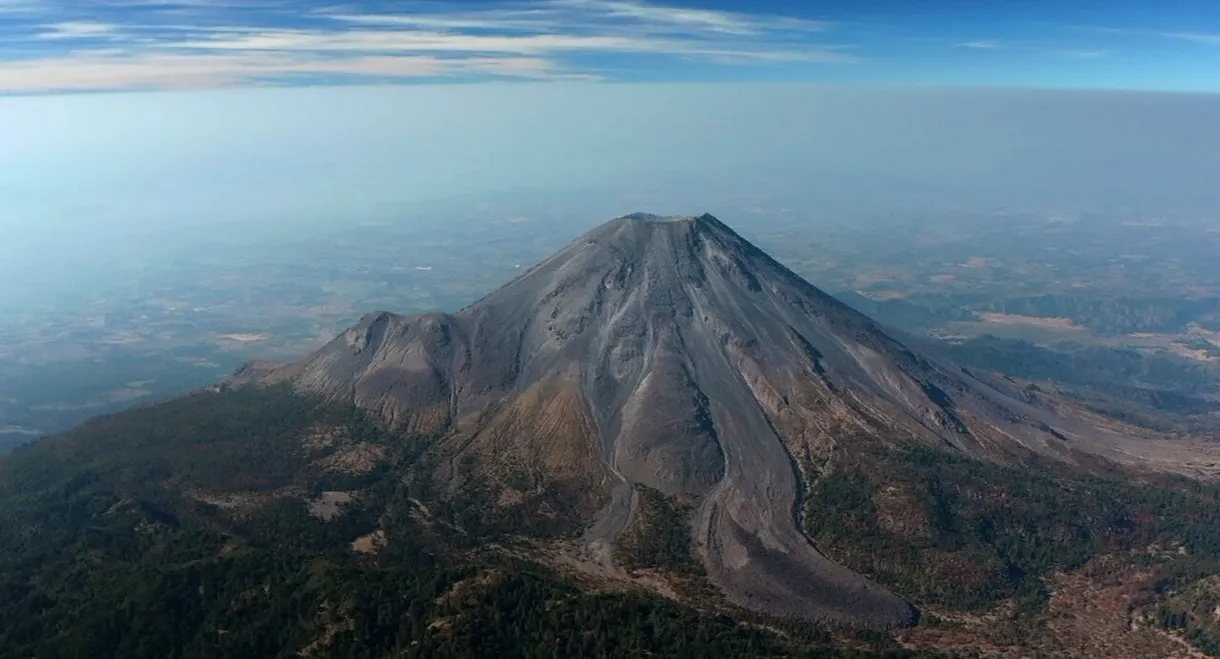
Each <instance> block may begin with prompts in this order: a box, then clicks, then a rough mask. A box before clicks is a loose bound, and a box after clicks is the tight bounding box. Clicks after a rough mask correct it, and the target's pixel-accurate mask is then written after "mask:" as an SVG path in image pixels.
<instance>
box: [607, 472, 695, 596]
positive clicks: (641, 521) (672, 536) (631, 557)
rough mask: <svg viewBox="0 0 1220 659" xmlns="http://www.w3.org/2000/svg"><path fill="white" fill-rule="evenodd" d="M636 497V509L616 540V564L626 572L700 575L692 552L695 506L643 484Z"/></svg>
mask: <svg viewBox="0 0 1220 659" xmlns="http://www.w3.org/2000/svg"><path fill="white" fill-rule="evenodd" d="M636 496H638V497H639V502H640V503H639V509H638V510H637V511H636V519H635V520H633V521H632V524H631V527H629V528H628V530H627V531H626V532H625V533H624V535H623V537H622V538H621V539H620V541H619V546H618V556H617V558H618V561H619V562H620V563H621V564H622V565H623V566H624V567H627V568H629V569H634V568H654V569H658V570H664V571H666V572H672V573H676V574H693V575H702V574H703V573H704V570H703V564H702V563H701V562H700V561H699V559H698V558H697V557H696V556H695V555H694V553H693V551H692V549H691V517H692V515H693V514H694V507H693V506H692V505H691V504H690V503H687V502H684V501H682V500H681V499H680V498H679V497H671V496H666V495H665V494H664V493H663V492H661V491H659V490H654V489H652V488H651V487H646V486H643V485H639V486H636Z"/></svg>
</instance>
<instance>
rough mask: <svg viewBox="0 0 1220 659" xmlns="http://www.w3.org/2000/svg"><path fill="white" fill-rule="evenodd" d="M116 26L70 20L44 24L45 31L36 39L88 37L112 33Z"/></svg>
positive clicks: (36, 36)
mask: <svg viewBox="0 0 1220 659" xmlns="http://www.w3.org/2000/svg"><path fill="white" fill-rule="evenodd" d="M115 31H116V26H114V25H111V24H108V23H91V22H88V21H68V22H64V23H53V24H51V25H45V26H43V31H42V32H39V33H38V34H37V35H35V37H34V38H36V39H87V38H90V37H101V36H106V35H108V34H112V33H114V32H115Z"/></svg>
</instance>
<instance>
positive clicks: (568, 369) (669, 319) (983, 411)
mask: <svg viewBox="0 0 1220 659" xmlns="http://www.w3.org/2000/svg"><path fill="white" fill-rule="evenodd" d="M250 382H254V383H260V384H274V383H283V382H288V383H291V385H292V386H293V387H295V388H296V389H297V390H298V391H301V392H306V393H309V394H320V395H322V396H325V397H328V398H333V399H341V400H346V401H352V402H354V403H355V404H357V405H358V406H360V407H362V408H364V409H366V410H370V411H372V412H374V413H376V414H377V415H378V416H380V417H381V418H382V419H383V420H384V421H385V422H386V423H387V424H389V425H390V426H392V427H393V428H395V429H397V430H399V431H400V432H402V433H403V434H404V436H409V437H418V438H426V439H427V440H428V441H430V442H431V444H429V446H430V448H429V456H430V459H429V460H428V461H427V462H426V463H427V465H428V467H427V470H426V471H427V474H426V476H427V478H428V479H429V481H430V482H432V483H435V484H437V487H438V488H439V489H438V492H440V495H441V496H448V497H456V496H460V495H461V494H462V493H463V492H469V491H473V490H476V489H477V490H478V491H479V492H481V493H482V494H483V495H484V498H483V499H481V500H482V501H485V505H486V506H487V507H488V508H489V510H488V513H487V514H489V515H498V514H501V513H502V511H505V510H518V511H524V513H525V514H526V515H527V516H535V517H537V516H542V517H552V518H554V517H563V518H567V519H571V520H574V522H573V523H574V524H575V525H576V526H577V528H578V529H579V533H580V541H579V544H580V546H581V547H582V551H583V556H585V557H586V559H587V560H588V561H589V562H591V563H593V564H596V565H599V566H600V567H601V568H602V569H604V570H607V571H614V570H616V569H618V568H617V566H616V559H615V551H614V549H615V546H616V543H618V542H619V539H620V538H621V537H622V535H623V533H624V531H625V529H627V528H628V527H629V526H630V525H631V524H632V523H633V518H634V517H635V516H636V511H637V510H638V508H639V501H638V499H639V491H640V489H639V488H641V487H644V488H651V489H652V490H657V491H659V492H661V493H663V494H665V495H667V496H670V497H677V498H680V499H682V500H684V501H689V502H691V506H692V508H693V511H694V512H693V513H692V515H691V518H690V520H689V533H690V537H691V546H692V548H693V551H694V552H695V554H696V555H697V558H698V559H699V561H700V562H701V563H702V565H703V568H704V569H705V570H706V573H707V576H708V578H709V580H710V581H711V583H713V584H715V585H716V586H718V587H719V588H720V589H721V590H722V591H723V592H724V594H725V595H726V596H727V597H728V598H729V599H730V600H731V601H732V602H734V603H736V604H738V605H741V606H745V607H749V608H752V609H755V610H758V611H762V612H766V613H771V614H780V615H796V616H804V617H808V618H816V619H822V620H834V621H842V622H849V623H852V624H860V625H866V626H874V627H892V626H901V625H905V624H909V623H911V622H912V621H913V620H914V618H915V616H916V615H917V614H916V611H915V609H914V608H913V607H912V606H910V605H909V604H908V603H907V602H906V601H905V600H904V599H903V598H902V597H900V596H898V595H896V594H895V593H893V592H891V591H890V590H887V589H886V588H883V587H881V586H880V585H878V584H876V583H874V582H873V581H871V580H870V579H869V578H867V577H865V576H862V575H861V574H858V573H856V572H854V571H852V570H849V569H848V568H846V567H844V566H842V565H840V564H838V563H836V562H834V561H832V560H830V559H828V558H827V557H826V556H825V555H824V554H823V553H822V552H821V551H819V549H818V547H817V546H816V545H815V544H814V542H812V541H811V539H810V538H809V537H807V536H806V534H805V533H804V532H803V531H802V528H801V523H800V518H801V515H802V514H803V512H802V510H803V509H802V502H801V499H802V492H804V486H803V484H804V483H808V482H810V481H812V480H814V479H816V478H817V477H818V472H819V468H820V465H822V464H825V463H827V462H828V461H830V460H831V459H832V458H833V459H836V460H839V461H842V460H843V459H846V460H848V461H850V459H851V456H852V455H853V452H854V451H856V450H857V449H858V447H859V446H861V445H864V444H869V445H874V446H903V445H925V446H929V447H933V448H938V449H947V450H951V451H954V452H959V453H962V454H965V455H968V456H971V457H973V458H979V459H984V460H988V461H992V462H999V463H1004V464H1018V463H1022V462H1023V461H1026V460H1029V459H1031V458H1033V457H1038V458H1043V457H1051V458H1054V459H1056V460H1059V461H1062V462H1065V463H1071V464H1076V465H1080V466H1083V467H1086V468H1090V465H1095V464H1101V463H1108V462H1124V463H1133V462H1142V461H1147V460H1148V459H1149V458H1147V457H1146V454H1148V449H1147V448H1146V446H1145V444H1144V443H1141V442H1142V440H1141V439H1140V438H1139V437H1132V436H1130V435H1128V434H1124V433H1123V432H1120V431H1119V430H1116V429H1115V428H1114V427H1111V426H1107V425H1106V424H1104V423H1099V422H1098V421H1097V420H1096V419H1091V418H1085V417H1079V416H1073V415H1071V414H1065V413H1063V412H1062V411H1056V409H1055V408H1054V406H1049V405H1046V404H1045V403H1044V401H1041V400H1039V398H1038V396H1037V394H1036V392H1031V391H1030V390H1028V389H1026V388H1021V387H1018V386H1017V385H1016V384H1015V383H1012V382H1009V381H1006V380H1003V379H1000V378H993V377H991V376H984V375H976V374H973V373H971V372H968V371H966V370H964V369H960V368H957V367H954V366H952V365H948V364H945V363H942V362H940V361H938V360H936V359H935V358H932V357H929V356H925V355H921V354H918V353H916V352H914V351H912V350H910V349H908V348H907V347H905V346H904V345H903V344H901V343H900V342H898V341H896V340H895V339H894V338H892V336H891V335H890V334H888V333H887V332H886V331H885V330H883V329H882V328H881V327H880V326H878V325H877V324H876V323H874V322H873V321H871V320H870V319H868V318H867V317H865V316H863V315H861V314H860V313H857V312H856V311H854V310H853V309H851V308H850V307H848V306H846V305H845V304H843V303H841V302H839V301H838V300H836V299H835V298H833V297H831V296H830V295H828V294H826V293H824V292H822V291H821V290H819V289H818V288H816V287H814V286H813V285H811V284H809V283H808V282H806V281H804V280H803V279H801V278H800V277H799V276H797V275H796V274H794V273H793V272H792V271H790V270H789V269H787V268H786V267H784V266H783V265H781V264H780V263H778V262H777V261H776V260H774V259H773V258H771V257H770V256H768V255H767V254H765V253H764V252H763V251H762V250H760V249H758V248H757V247H755V246H754V245H752V244H751V243H750V242H748V241H747V240H745V239H743V238H742V237H741V236H739V235H738V234H737V233H735V232H734V231H733V230H732V229H730V228H729V227H728V226H726V225H725V224H724V223H722V222H720V221H719V220H717V219H716V218H714V217H712V216H711V215H702V216H698V217H695V216H688V217H687V216H684V217H658V216H654V215H648V214H633V215H628V216H625V217H621V218H618V219H615V220H612V221H610V222H608V223H606V224H603V225H601V226H599V227H597V228H595V229H593V230H592V231H590V232H588V233H586V234H585V235H583V236H581V237H579V238H578V239H576V240H575V241H574V242H572V243H570V244H569V245H568V246H566V247H564V248H563V249H561V250H560V251H559V252H557V253H556V254H554V255H553V256H551V257H550V258H547V259H546V260H544V261H542V262H541V263H539V264H537V265H535V266H533V267H531V268H529V269H528V270H526V271H524V272H523V273H521V274H520V275H519V276H518V277H516V278H515V279H513V280H512V281H510V282H508V283H507V284H505V285H504V286H503V287H501V288H500V289H498V290H496V291H494V292H492V293H491V294H489V295H487V296H486V297H484V298H482V299H481V300H478V301H477V302H475V303H474V304H472V305H470V306H469V307H467V308H465V309H463V310H461V311H459V312H457V313H454V314H441V313H437V314H425V315H418V316H399V315H395V314H392V313H387V312H378V313H371V314H368V315H366V316H365V317H364V318H362V319H361V320H360V322H359V323H358V324H357V325H356V326H354V327H352V328H351V329H349V330H347V331H345V332H343V333H342V334H341V335H340V336H339V337H337V338H336V339H334V340H333V341H332V342H330V343H329V344H328V345H326V346H325V347H324V348H322V349H321V350H319V351H318V352H317V353H315V354H313V355H311V356H309V357H307V358H305V359H303V360H301V361H299V362H296V363H292V364H285V365H272V364H262V363H256V364H250V365H248V366H247V367H244V368H243V369H242V370H241V371H239V372H238V373H237V374H236V375H235V376H234V378H233V383H239V384H240V383H250ZM421 441H423V439H421ZM844 456H846V458H844Z"/></svg>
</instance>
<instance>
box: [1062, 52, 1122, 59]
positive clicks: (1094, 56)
mask: <svg viewBox="0 0 1220 659" xmlns="http://www.w3.org/2000/svg"><path fill="white" fill-rule="evenodd" d="M1058 52H1059V54H1060V55H1065V56H1067V57H1079V58H1081V59H1101V58H1103V57H1109V56H1110V51H1109V50H1061V51H1058Z"/></svg>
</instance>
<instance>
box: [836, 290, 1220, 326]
mask: <svg viewBox="0 0 1220 659" xmlns="http://www.w3.org/2000/svg"><path fill="white" fill-rule="evenodd" d="M838 297H839V298H840V299H842V300H843V301H844V302H846V303H847V304H849V305H851V306H852V307H854V308H856V309H857V310H859V311H861V312H863V313H865V314H866V315H868V316H870V317H873V318H876V319H877V320H880V321H881V322H883V323H886V324H888V325H894V326H896V327H901V328H903V329H909V330H916V329H923V328H928V327H933V326H936V325H941V324H944V323H945V322H948V321H955V320H975V319H977V316H976V315H975V312H991V313H1003V314H1013V315H1020V316H1042V317H1053V318H1066V319H1068V320H1071V321H1072V322H1074V323H1076V324H1077V325H1080V326H1081V327H1086V328H1088V329H1091V330H1093V331H1094V332H1097V333H1100V334H1132V333H1135V332H1167V333H1179V332H1182V331H1184V330H1185V329H1186V326H1187V325H1188V324H1190V323H1191V322H1201V323H1203V324H1207V323H1208V322H1209V320H1210V321H1211V322H1214V319H1215V318H1220V298H1205V299H1195V300H1191V299H1184V298H1180V297H1146V298H1131V297H1107V296H1099V295H1097V294H1095V293H1083V294H1069V293H1055V294H1045V295H1032V296H1020V297H1005V296H996V295H993V294H986V293H916V294H913V295H908V296H906V297H903V298H895V299H890V300H872V299H870V298H867V297H865V296H863V295H860V294H859V293H852V292H843V293H839V294H838Z"/></svg>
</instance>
